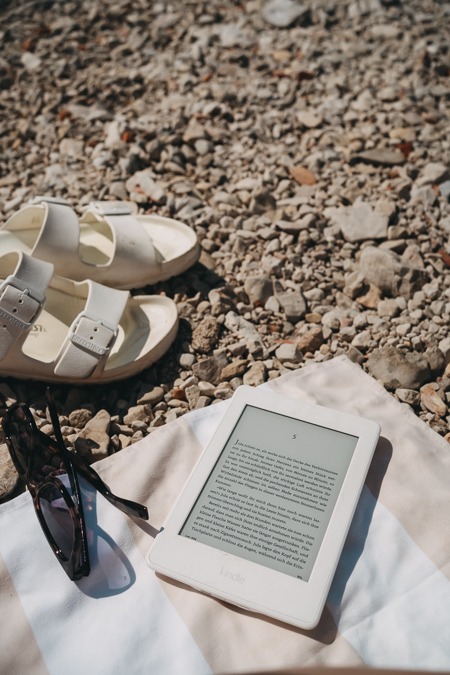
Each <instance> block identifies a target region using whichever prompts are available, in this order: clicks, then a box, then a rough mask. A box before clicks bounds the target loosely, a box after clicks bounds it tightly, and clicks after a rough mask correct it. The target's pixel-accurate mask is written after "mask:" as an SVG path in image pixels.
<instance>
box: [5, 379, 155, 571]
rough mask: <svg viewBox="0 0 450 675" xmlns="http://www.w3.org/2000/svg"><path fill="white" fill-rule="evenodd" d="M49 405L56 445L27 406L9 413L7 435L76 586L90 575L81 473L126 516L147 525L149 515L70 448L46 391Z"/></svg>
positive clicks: (47, 531)
mask: <svg viewBox="0 0 450 675" xmlns="http://www.w3.org/2000/svg"><path fill="white" fill-rule="evenodd" d="M46 400H47V405H48V410H49V412H50V418H51V421H52V425H53V432H54V436H55V438H54V439H53V438H51V437H50V436H47V435H46V434H44V433H43V432H42V431H40V430H39V429H38V428H37V426H36V423H35V421H34V419H33V416H32V414H31V411H30V409H29V408H28V406H27V405H25V404H24V403H14V404H13V405H12V406H11V407H10V408H8V410H7V411H6V414H5V417H4V419H3V430H4V434H5V440H6V444H7V446H8V450H9V453H10V455H11V459H12V461H13V463H14V466H15V467H16V470H17V473H18V474H19V476H20V478H21V479H22V480H23V481H25V483H26V484H27V487H28V490H29V492H30V494H31V496H32V498H33V504H34V508H35V511H36V515H37V517H38V520H39V523H40V525H41V528H42V530H43V532H44V534H45V536H46V537H47V541H48V543H49V544H50V546H51V548H52V551H53V553H54V554H55V556H56V557H57V559H58V560H59V562H60V563H61V565H62V567H63V569H64V571H65V572H66V574H67V575H68V576H69V578H70V579H72V581H76V580H78V579H81V578H82V577H86V576H88V575H89V573H90V564H89V551H88V546H87V537H86V524H85V519H84V515H83V502H82V499H81V491H80V485H79V482H78V476H77V473H79V474H80V475H81V476H83V478H84V479H85V480H87V481H88V482H89V483H90V484H91V485H92V486H93V487H94V488H95V489H96V490H98V492H100V493H101V494H102V495H103V496H104V497H105V498H106V499H107V500H108V501H109V502H110V503H111V504H113V506H116V507H117V508H118V509H120V510H121V511H123V512H124V513H126V514H127V515H129V516H137V517H138V518H143V519H145V520H148V511H147V508H146V507H145V506H142V505H141V504H137V503H136V502H132V501H130V500H128V499H122V498H121V497H117V496H116V495H114V494H113V493H112V492H111V490H110V489H109V487H108V486H107V485H106V484H105V483H104V482H103V480H102V479H101V478H100V476H99V475H98V473H97V472H96V471H94V469H93V468H92V467H91V466H90V465H89V464H88V463H87V462H86V461H85V460H84V459H83V458H82V457H81V456H80V455H78V454H77V453H76V452H75V451H70V450H68V449H67V448H66V446H65V444H64V440H63V437H62V433H61V427H60V425H59V420H58V414H57V411H56V406H55V403H54V401H53V398H52V395H51V393H50V391H48V390H47V392H46Z"/></svg>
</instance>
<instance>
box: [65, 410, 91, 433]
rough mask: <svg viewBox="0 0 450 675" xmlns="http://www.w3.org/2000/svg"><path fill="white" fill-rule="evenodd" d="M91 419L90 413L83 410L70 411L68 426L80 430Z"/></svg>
mask: <svg viewBox="0 0 450 675" xmlns="http://www.w3.org/2000/svg"><path fill="white" fill-rule="evenodd" d="M91 419H92V412H91V411H90V410H86V409H85V408H80V409H78V410H72V412H71V413H70V414H69V424H70V426H72V427H75V428H77V429H82V428H83V427H85V426H86V424H87V423H88V422H89V421H90V420H91Z"/></svg>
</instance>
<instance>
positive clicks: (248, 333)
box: [201, 312, 268, 379]
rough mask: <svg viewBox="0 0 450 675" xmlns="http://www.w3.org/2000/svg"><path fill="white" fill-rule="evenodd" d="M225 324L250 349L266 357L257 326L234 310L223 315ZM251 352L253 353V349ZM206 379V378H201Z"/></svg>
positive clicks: (265, 350)
mask: <svg viewBox="0 0 450 675" xmlns="http://www.w3.org/2000/svg"><path fill="white" fill-rule="evenodd" d="M225 326H226V327H227V328H228V330H230V331H231V332H232V333H235V334H236V335H237V336H238V337H239V338H241V339H243V340H245V341H246V342H247V345H248V346H249V350H250V349H255V348H256V351H258V352H260V353H261V356H262V358H263V359H264V358H267V355H268V352H267V348H266V346H265V344H264V340H263V338H262V335H261V334H260V333H259V332H258V330H257V328H255V326H254V325H253V324H252V323H250V321H247V320H246V319H244V318H243V317H241V316H239V315H238V314H236V312H228V314H227V315H226V317H225ZM251 353H253V354H255V353H256V352H255V351H252V352H251ZM201 379H208V378H201Z"/></svg>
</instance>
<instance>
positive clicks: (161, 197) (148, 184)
mask: <svg viewBox="0 0 450 675" xmlns="http://www.w3.org/2000/svg"><path fill="white" fill-rule="evenodd" d="M125 185H126V188H127V190H128V192H130V193H134V194H135V193H136V192H137V191H138V192H140V193H141V194H142V195H144V196H145V197H147V198H148V199H149V200H150V201H152V202H154V203H155V204H164V203H165V202H166V199H167V195H166V192H165V189H164V187H163V186H162V185H161V184H160V183H158V182H157V181H155V179H154V178H153V176H152V174H151V172H150V171H149V170H143V171H138V172H136V173H135V174H134V175H133V176H131V178H129V179H128V180H127V182H126V184H125Z"/></svg>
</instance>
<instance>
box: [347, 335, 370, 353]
mask: <svg viewBox="0 0 450 675" xmlns="http://www.w3.org/2000/svg"><path fill="white" fill-rule="evenodd" d="M371 342H372V335H371V333H370V331H369V330H362V331H361V332H360V333H357V334H356V335H355V337H354V338H353V340H352V342H351V344H352V345H353V347H356V348H357V349H359V350H361V351H363V352H364V351H366V350H367V349H369V347H370V345H371Z"/></svg>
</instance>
